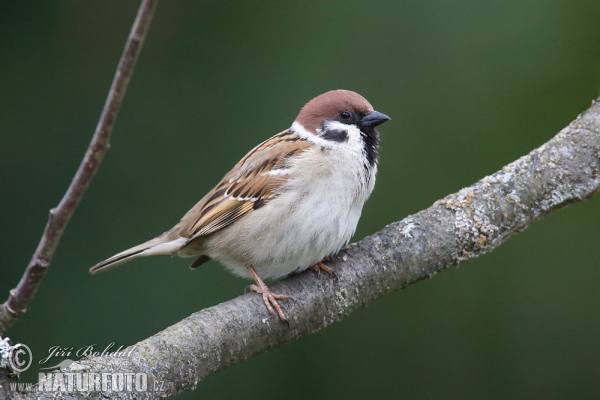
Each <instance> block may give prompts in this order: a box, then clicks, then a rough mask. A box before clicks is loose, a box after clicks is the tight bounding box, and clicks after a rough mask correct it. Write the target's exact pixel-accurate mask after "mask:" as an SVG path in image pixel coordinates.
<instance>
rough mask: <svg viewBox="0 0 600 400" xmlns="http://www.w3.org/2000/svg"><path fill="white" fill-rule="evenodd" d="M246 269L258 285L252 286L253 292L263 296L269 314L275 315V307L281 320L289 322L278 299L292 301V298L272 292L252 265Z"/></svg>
mask: <svg viewBox="0 0 600 400" xmlns="http://www.w3.org/2000/svg"><path fill="white" fill-rule="evenodd" d="M246 268H248V271H250V274H251V275H252V277H253V278H254V280H255V281H256V283H257V284H256V285H250V290H251V291H253V292H256V293H260V294H262V297H263V301H264V302H265V305H266V306H267V310H269V313H270V314H271V315H273V314H274V311H273V307H275V310H276V311H277V315H279V319H280V320H282V321H283V322H287V318H286V317H285V314H284V313H283V311H282V310H281V307H280V306H279V304H278V303H277V299H280V300H291V299H292V298H291V297H290V296H286V295H283V294H275V293H273V292H271V289H269V287H268V286H267V285H266V284H265V283H264V282H263V280H262V279H260V276H258V273H257V272H256V270H255V269H254V267H253V266H252V265H250V266H248V267H246Z"/></svg>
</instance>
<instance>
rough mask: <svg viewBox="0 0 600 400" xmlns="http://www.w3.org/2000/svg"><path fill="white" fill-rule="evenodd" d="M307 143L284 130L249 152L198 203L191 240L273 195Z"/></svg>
mask: <svg viewBox="0 0 600 400" xmlns="http://www.w3.org/2000/svg"><path fill="white" fill-rule="evenodd" d="M310 146H312V144H310V143H308V142H306V141H304V140H301V139H300V138H298V136H297V135H296V134H294V133H290V132H289V131H285V132H282V133H280V134H278V135H275V136H274V137H272V138H271V139H269V140H267V141H265V142H263V143H261V144H260V145H258V146H257V147H256V148H254V149H253V150H252V151H250V153H248V155H246V156H245V157H244V158H243V159H242V160H241V161H240V162H239V163H238V164H237V165H236V166H235V167H234V168H233V170H232V171H231V172H229V173H228V174H227V175H226V176H225V177H224V178H223V180H222V181H221V182H220V183H219V184H218V185H217V186H216V187H215V188H214V189H213V190H212V192H211V193H210V194H209V195H208V196H206V201H205V202H204V204H202V205H200V204H198V206H200V209H199V210H198V214H199V215H198V216H197V219H196V220H195V223H194V224H193V225H192V226H191V227H190V232H189V234H190V239H195V238H197V237H199V236H203V235H208V234H210V233H213V232H216V231H218V230H219V229H222V228H224V227H226V226H228V225H230V224H231V223H233V222H235V221H237V220H238V219H240V218H242V217H243V216H244V215H246V214H247V213H249V212H251V211H252V210H256V209H258V208H260V207H262V206H264V205H265V204H267V203H268V202H269V201H270V200H272V199H273V198H275V197H276V196H277V195H278V194H279V193H280V190H279V188H280V187H281V186H282V185H283V184H284V183H285V181H286V180H287V179H288V178H289V173H288V172H287V171H286V168H287V167H288V161H289V159H290V157H292V156H293V155H295V154H296V155H297V154H299V153H301V152H303V151H305V150H306V149H307V148H308V147H310Z"/></svg>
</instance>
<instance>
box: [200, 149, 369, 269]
mask: <svg viewBox="0 0 600 400" xmlns="http://www.w3.org/2000/svg"><path fill="white" fill-rule="evenodd" d="M290 170H291V171H295V172H293V173H292V174H291V176H290V178H289V179H288V181H287V184H286V185H285V188H284V191H283V193H281V194H280V195H279V196H278V197H276V198H275V199H273V200H271V201H270V202H269V203H268V204H267V205H266V206H264V207H261V208H259V209H258V210H256V211H253V212H251V213H249V214H248V215H247V216H246V217H244V218H242V219H241V220H239V221H238V222H236V223H235V224H234V225H233V226H231V227H229V228H225V229H223V230H222V231H221V232H220V233H219V234H218V235H214V237H213V238H211V239H210V244H209V245H208V246H207V247H206V248H207V249H210V251H209V254H208V255H209V256H210V257H212V258H215V259H217V260H219V261H220V262H221V263H223V264H224V265H225V266H226V267H227V268H228V269H230V270H232V271H233V272H234V273H236V274H238V275H240V276H244V277H250V275H249V273H248V271H247V269H246V265H253V266H254V268H255V269H256V271H257V272H258V274H259V275H260V276H261V277H262V278H278V277H282V276H285V275H288V274H290V273H292V272H296V271H302V270H304V269H306V268H308V267H310V266H311V265H313V264H315V263H317V262H319V261H321V260H322V259H323V258H324V257H325V256H328V255H331V254H334V253H336V252H337V251H338V250H340V249H341V248H342V247H343V246H345V245H346V244H347V243H348V241H349V240H350V238H351V237H352V235H353V234H354V231H355V230H356V225H357V224H358V220H359V218H360V214H361V211H362V207H363V205H364V203H365V201H366V200H367V198H368V197H369V195H370V194H371V191H372V190H373V186H374V184H375V174H376V170H377V166H376V165H374V166H373V167H372V168H371V170H370V171H368V175H366V174H365V172H366V171H365V166H364V156H362V154H357V152H356V151H355V150H353V149H350V148H347V147H346V148H344V147H340V146H335V147H329V148H325V147H323V146H315V147H314V148H311V149H309V150H307V151H305V152H303V153H302V154H301V155H299V156H298V157H297V158H295V159H294V160H293V161H292V164H291V165H290Z"/></svg>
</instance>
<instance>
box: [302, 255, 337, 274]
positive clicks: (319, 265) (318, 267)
mask: <svg viewBox="0 0 600 400" xmlns="http://www.w3.org/2000/svg"><path fill="white" fill-rule="evenodd" d="M328 260H331V257H329V256H327V257H325V258H323V259H322V260H321V261H319V262H318V263H316V264H315V265H311V266H310V267H308V268H309V269H312V270H313V271H315V272H316V273H317V275H321V270H323V271H325V272H327V273H328V274H329V275H331V276H333V277H335V274H334V273H333V270H332V269H331V268H330V267H328V266H327V265H325V264H323V261H328Z"/></svg>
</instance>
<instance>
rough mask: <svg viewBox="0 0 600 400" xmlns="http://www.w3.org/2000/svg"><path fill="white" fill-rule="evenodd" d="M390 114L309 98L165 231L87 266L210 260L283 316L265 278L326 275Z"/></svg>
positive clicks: (354, 219)
mask: <svg viewBox="0 0 600 400" xmlns="http://www.w3.org/2000/svg"><path fill="white" fill-rule="evenodd" d="M388 120H390V117H388V116H387V115H385V114H382V113H380V112H378V111H375V110H373V107H372V106H371V104H369V102H368V101H367V100H366V99H365V98H364V97H362V96H361V95H359V94H358V93H355V92H352V91H349V90H332V91H329V92H326V93H324V94H322V95H320V96H317V97H315V98H314V99H312V100H310V101H309V102H308V103H306V105H305V106H304V107H303V108H302V109H301V110H300V113H299V114H298V116H297V117H296V119H295V120H294V122H293V123H292V126H291V127H290V128H289V129H286V130H284V131H283V132H281V133H278V134H277V135H275V136H273V137H271V138H270V139H267V140H266V141H264V142H262V143H261V144H259V145H258V146H256V147H255V148H254V149H252V150H251V151H250V152H249V153H248V154H246V155H245V156H244V157H243V158H242V159H241V160H240V161H239V162H238V163H237V164H236V165H235V166H234V167H233V169H232V170H231V171H229V172H228V173H227V174H226V175H225V177H223V179H222V180H221V181H220V182H219V183H218V184H217V186H215V187H214V188H213V189H212V190H211V191H210V192H208V194H206V196H204V197H203V198H202V200H200V201H199V202H198V203H197V204H196V205H195V206H194V207H192V209H191V210H189V211H188V212H187V213H186V214H185V215H184V216H183V218H182V219H181V221H179V223H178V224H177V225H175V226H174V227H173V228H171V229H170V230H168V231H166V232H164V233H163V234H162V235H160V236H158V237H156V238H154V239H151V240H149V241H147V242H145V243H142V244H140V245H138V246H135V247H132V248H130V249H128V250H125V251H122V252H120V253H118V254H116V255H114V256H112V257H110V258H108V259H106V260H104V261H102V262H100V263H98V264H96V265H95V266H93V267H92V268H91V269H90V272H91V273H92V274H95V273H97V272H101V271H107V270H109V269H111V268H113V267H116V266H117V265H120V264H122V263H124V262H126V261H129V260H132V259H134V258H138V257H147V256H157V255H169V256H181V257H197V258H196V260H195V261H194V262H193V263H192V265H191V268H192V269H194V268H197V267H199V266H200V265H202V264H204V263H205V262H207V261H208V260H210V259H215V260H217V261H219V262H220V263H222V264H223V265H224V266H225V267H226V268H227V269H229V270H231V271H232V272H233V273H234V274H237V275H239V276H241V277H245V278H252V279H254V281H255V282H256V285H250V286H249V288H250V290H251V291H254V292H257V293H259V294H262V298H263V301H264V303H265V305H266V307H267V310H268V311H269V313H270V314H271V315H274V310H273V309H275V311H276V312H277V315H278V316H279V318H280V319H281V320H282V321H284V322H287V318H286V316H285V314H284V313H283V311H282V309H281V307H280V305H279V303H278V302H277V300H287V299H291V297H289V296H286V295H282V294H276V293H273V292H272V291H271V290H270V289H269V287H268V286H267V285H266V284H265V283H264V281H263V279H266V278H280V277H283V276H285V275H289V274H293V273H298V272H301V271H304V270H306V269H308V268H312V269H314V270H316V271H318V272H320V270H324V271H327V272H329V273H332V270H331V268H329V267H328V266H326V265H325V264H323V263H322V261H323V260H324V259H325V258H326V257H328V256H330V255H334V254H336V253H337V252H338V251H339V250H340V249H341V248H342V247H344V246H346V245H347V244H348V242H349V241H350V238H351V237H352V235H353V234H354V232H355V230H356V225H357V224H358V220H359V218H360V214H361V212H362V208H363V205H364V204H365V202H366V200H367V199H368V198H369V195H370V194H371V192H372V191H373V187H374V186H375V175H376V173H377V161H378V153H377V149H378V146H379V133H378V132H377V130H375V127H376V126H378V125H380V124H382V123H384V122H386V121H388Z"/></svg>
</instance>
